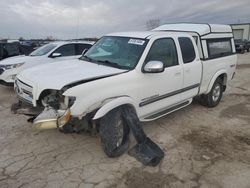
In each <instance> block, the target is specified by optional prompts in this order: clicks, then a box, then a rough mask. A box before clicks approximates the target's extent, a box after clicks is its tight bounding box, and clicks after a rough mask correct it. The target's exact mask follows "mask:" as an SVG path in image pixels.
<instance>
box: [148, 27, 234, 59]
mask: <svg viewBox="0 0 250 188" xmlns="http://www.w3.org/2000/svg"><path fill="white" fill-rule="evenodd" d="M153 31H172V32H184V33H190V34H191V35H192V36H193V37H194V38H195V41H196V43H197V46H198V49H199V52H200V57H201V59H202V60H208V59H211V57H210V56H209V52H208V50H207V49H208V48H207V45H208V42H209V41H211V40H215V39H217V40H218V41H220V40H221V41H223V40H224V39H230V41H231V43H232V44H234V40H233V31H232V28H231V26H230V25H219V24H190V23H181V24H166V25H162V26H159V27H157V28H155V29H154V30H153ZM231 46H232V48H233V49H232V51H233V53H235V52H236V51H235V46H234V45H231Z"/></svg>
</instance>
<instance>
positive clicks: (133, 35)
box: [106, 31, 187, 39]
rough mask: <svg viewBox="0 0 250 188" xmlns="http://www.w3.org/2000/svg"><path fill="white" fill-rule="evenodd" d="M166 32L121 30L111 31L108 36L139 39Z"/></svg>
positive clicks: (174, 33)
mask: <svg viewBox="0 0 250 188" xmlns="http://www.w3.org/2000/svg"><path fill="white" fill-rule="evenodd" d="M167 33H168V34H169V35H177V34H181V35H183V36H184V35H187V34H185V33H181V32H167ZM162 34H166V31H162V32H161V31H157V32H156V31H131V32H119V33H111V34H108V35H106V36H117V37H130V38H139V39H150V38H151V37H154V36H156V35H162Z"/></svg>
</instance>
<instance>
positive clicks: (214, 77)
mask: <svg viewBox="0 0 250 188" xmlns="http://www.w3.org/2000/svg"><path fill="white" fill-rule="evenodd" d="M222 74H227V71H226V70H225V69H222V70H219V71H218V72H216V73H215V74H214V76H213V77H212V79H211V81H210V82H209V85H208V88H207V91H206V94H208V93H209V92H210V91H211V89H212V87H213V85H214V82H215V80H216V79H217V78H218V77H219V76H220V75H222Z"/></svg>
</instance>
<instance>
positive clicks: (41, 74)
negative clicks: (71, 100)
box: [18, 59, 126, 90]
mask: <svg viewBox="0 0 250 188" xmlns="http://www.w3.org/2000/svg"><path fill="white" fill-rule="evenodd" d="M122 72H126V70H122V69H117V68H113V67H108V66H104V65H98V64H95V63H90V62H86V61H83V60H79V59H74V60H67V61H60V62H55V63H51V64H47V65H40V66H36V67H32V68H30V69H27V70H24V71H22V72H21V73H20V74H19V75H18V77H23V78H24V79H27V80H29V81H31V82H32V83H34V84H35V85H36V86H37V87H39V88H40V89H41V90H42V89H56V90H60V89H62V88H63V87H64V86H65V85H68V84H72V83H75V82H78V81H84V80H88V79H93V78H98V77H103V76H109V75H113V74H118V73H122Z"/></svg>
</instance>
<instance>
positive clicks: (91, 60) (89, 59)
mask: <svg viewBox="0 0 250 188" xmlns="http://www.w3.org/2000/svg"><path fill="white" fill-rule="evenodd" d="M83 58H85V59H86V60H87V61H89V62H93V61H94V60H93V59H91V58H90V57H88V56H86V55H84V56H82V57H80V58H79V59H80V60H84V59H83Z"/></svg>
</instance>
